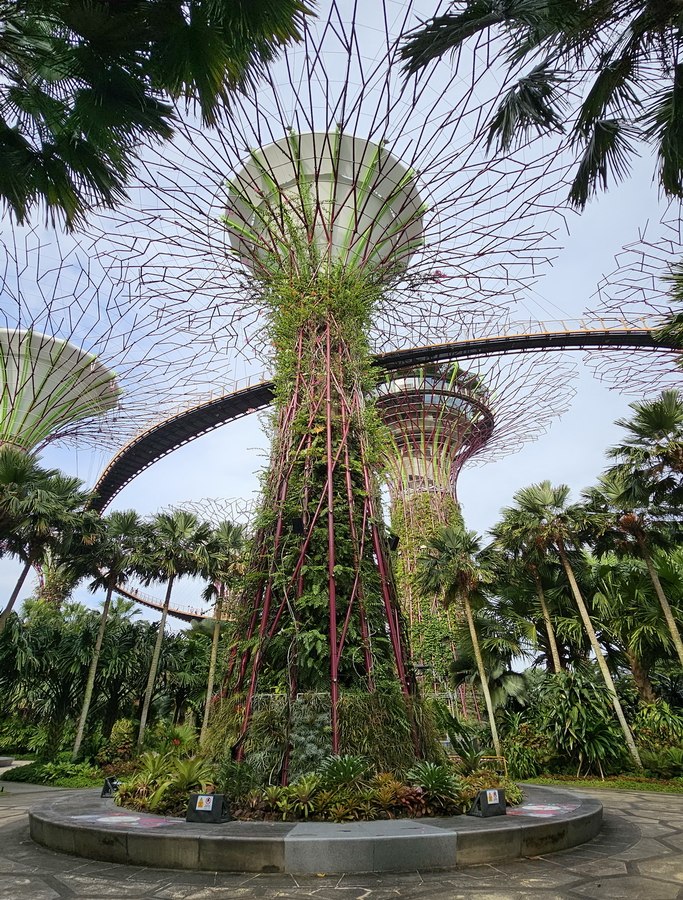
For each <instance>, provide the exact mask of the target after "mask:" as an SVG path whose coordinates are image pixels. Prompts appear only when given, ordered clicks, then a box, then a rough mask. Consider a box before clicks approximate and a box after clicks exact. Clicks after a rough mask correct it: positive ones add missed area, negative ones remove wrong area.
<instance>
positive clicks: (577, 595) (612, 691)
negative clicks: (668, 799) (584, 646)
mask: <svg viewBox="0 0 683 900" xmlns="http://www.w3.org/2000/svg"><path fill="white" fill-rule="evenodd" d="M557 551H558V553H559V555H560V560H561V561H562V566H563V568H564V571H565V574H566V576H567V579H568V581H569V586H570V587H571V590H572V594H573V596H574V601H575V602H576V605H577V607H578V609H579V614H580V615H581V619H582V620H583V627H584V628H585V629H586V634H587V635H588V639H589V641H590V644H591V647H592V648H593V653H594V654H595V658H596V661H597V663H598V667H599V668H600V672H601V674H602V677H603V679H604V681H605V685H606V686H607V690H608V692H609V695H610V697H611V698H612V706H613V707H614V712H615V713H616V715H617V719H618V720H619V724H620V725H621V730H622V731H623V733H624V738H625V739H626V745H627V747H628V749H629V752H630V754H631V756H632V758H633V761H634V763H635V764H636V766H637V767H638V768H639V769H642V768H643V764H642V762H641V761H640V756H639V754H638V748H637V747H636V742H635V741H634V740H633V735H632V734H631V729H630V728H629V727H628V722H627V721H626V716H625V715H624V710H623V709H622V708H621V703H620V702H619V697H618V696H617V689H616V688H615V686H614V681H613V680H612V676H611V675H610V671H609V669H608V668H607V662H606V661H605V657H604V656H603V654H602V650H601V649H600V644H599V643H598V638H597V635H596V634H595V629H594V628H593V623H592V622H591V618H590V616H589V615H588V609H587V608H586V604H585V603H584V600H583V596H582V595H581V591H580V590H579V585H578V584H577V582H576V578H575V577H574V570H573V569H572V567H571V564H570V562H569V559H568V558H567V553H566V551H565V549H564V544H563V543H562V542H561V541H558V542H557Z"/></svg>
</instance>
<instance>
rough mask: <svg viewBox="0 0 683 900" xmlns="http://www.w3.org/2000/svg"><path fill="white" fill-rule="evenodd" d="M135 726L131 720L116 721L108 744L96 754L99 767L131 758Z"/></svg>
mask: <svg viewBox="0 0 683 900" xmlns="http://www.w3.org/2000/svg"><path fill="white" fill-rule="evenodd" d="M136 732H137V725H136V723H135V722H134V721H133V720H132V719H117V720H116V722H114V725H113V727H112V730H111V734H110V736H109V740H108V742H107V743H106V744H105V746H104V747H103V748H102V749H101V750H100V751H99V753H98V754H97V762H98V763H100V765H103V766H104V765H109V764H111V763H115V762H117V761H118V760H121V761H122V762H125V761H127V760H129V759H131V758H132V756H133V751H134V749H135V735H136Z"/></svg>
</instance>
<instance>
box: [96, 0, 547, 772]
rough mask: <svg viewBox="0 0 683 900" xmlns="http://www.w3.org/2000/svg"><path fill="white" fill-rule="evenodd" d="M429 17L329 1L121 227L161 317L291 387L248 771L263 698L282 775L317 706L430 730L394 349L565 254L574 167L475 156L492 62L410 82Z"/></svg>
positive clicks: (278, 448)
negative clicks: (306, 701)
mask: <svg viewBox="0 0 683 900" xmlns="http://www.w3.org/2000/svg"><path fill="white" fill-rule="evenodd" d="M416 6H418V7H419V4H416ZM416 12H417V13H418V14H419V9H415V8H414V5H413V4H411V3H408V4H405V7H404V8H401V10H400V12H399V14H398V16H397V15H396V11H395V10H394V8H393V5H392V4H391V3H388V2H387V3H385V4H375V5H373V7H372V9H368V10H367V11H364V12H363V13H361V12H360V11H359V9H358V7H357V6H356V5H354V6H353V7H351V8H349V6H347V5H346V4H338V3H336V2H334V0H332V2H329V3H328V4H327V5H326V8H325V9H323V10H321V13H320V15H319V17H318V19H317V20H311V21H310V22H308V23H307V27H306V30H305V33H304V40H303V42H302V44H301V46H300V47H298V48H296V49H294V50H293V51H292V52H291V53H289V54H288V55H287V57H286V60H285V61H284V62H283V64H281V65H279V66H275V67H274V68H273V69H272V70H271V73H270V75H269V77H268V79H267V82H266V84H265V85H262V86H261V88H260V90H259V91H258V94H256V93H251V92H247V93H245V94H244V95H243V96H242V97H241V98H239V99H238V100H236V102H235V105H234V107H233V109H232V111H231V120H230V126H229V127H226V128H224V129H222V130H221V131H219V132H216V133H212V134H206V133H205V132H203V131H201V130H200V129H197V128H195V127H194V126H193V125H192V124H191V123H188V124H187V125H186V127H185V128H184V129H183V130H182V135H181V138H180V139H179V140H178V141H177V142H176V145H175V151H173V150H171V151H165V155H164V158H163V159H161V158H152V157H150V158H149V163H148V166H147V170H146V172H145V187H144V188H143V189H141V191H140V196H139V204H138V206H137V207H136V210H135V211H130V210H129V211H127V212H125V213H123V214H121V215H120V216H119V217H118V218H117V219H116V223H115V224H116V228H115V229H114V228H113V227H112V222H111V219H108V220H107V221H106V222H105V224H104V226H103V230H106V232H107V241H108V244H109V248H110V251H109V252H110V254H111V257H112V258H113V259H115V260H117V261H119V262H121V261H123V262H124V263H125V265H126V266H138V267H139V270H140V273H141V276H140V277H141V283H142V284H143V287H144V291H145V296H146V297H147V298H148V300H149V302H154V300H155V298H163V302H164V304H165V306H166V308H168V309H171V310H174V311H176V312H177V316H178V321H179V322H181V321H182V317H185V318H186V321H187V327H188V329H189V330H193V329H196V328H197V326H198V323H206V325H207V326H208V327H207V328H206V331H207V333H210V337H209V338H207V340H208V341H209V343H210V344H211V345H212V346H213V347H214V348H215V349H216V350H219V351H220V349H221V348H223V347H225V346H226V345H227V346H233V347H239V348H240V350H241V352H242V353H243V354H245V355H251V356H252V358H254V359H257V358H259V356H260V357H261V358H262V357H263V355H264V354H266V355H267V357H268V361H269V365H270V366H271V367H272V370H273V376H274V382H275V404H274V412H273V416H272V420H271V427H272V452H271V459H270V465H269V469H268V471H267V473H266V475H265V477H264V482H263V503H262V508H261V512H260V514H259V517H258V521H257V524H256V530H255V536H254V546H253V551H252V559H251V568H250V575H249V577H248V585H247V591H246V593H245V608H244V617H245V622H244V640H243V642H242V646H241V648H240V649H239V651H237V650H236V652H235V654H234V656H233V659H232V661H231V671H232V675H233V678H234V681H233V691H234V695H235V696H234V704H233V707H234V713H235V722H236V723H237V726H236V731H235V732H234V733H233V737H232V738H231V740H232V744H233V751H234V754H235V756H236V757H237V758H238V759H241V758H243V756H244V754H245V753H246V752H247V750H248V749H249V747H250V746H253V741H252V743H251V744H250V743H249V742H250V727H251V724H252V715H253V711H254V705H255V702H256V698H257V694H258V693H259V692H261V693H264V692H268V691H278V692H283V695H284V696H285V697H286V698H287V715H286V721H285V724H284V729H283V730H284V733H285V745H284V747H283V763H282V767H281V776H282V778H283V779H286V777H287V770H288V760H289V755H290V748H291V740H290V738H291V728H292V721H293V718H292V717H293V712H292V710H293V707H294V704H295V701H296V697H297V695H298V694H300V693H322V694H325V695H326V696H327V697H328V704H329V744H328V749H331V750H332V751H333V752H338V751H340V750H341V749H343V748H344V747H347V746H349V744H348V743H347V742H346V739H345V731H344V722H343V721H342V719H343V707H344V696H343V695H347V696H351V695H354V694H366V693H367V692H368V691H369V692H370V693H371V694H373V693H375V692H379V691H383V692H385V694H388V693H392V692H394V693H398V694H399V695H400V697H402V700H401V704H403V705H402V707H401V708H402V709H403V712H402V713H401V715H402V716H403V719H404V720H405V722H407V723H408V726H410V723H411V721H412V716H413V715H414V714H415V704H414V703H413V699H412V698H413V695H414V689H415V685H414V677H413V674H412V672H411V670H410V667H409V663H408V657H407V653H406V645H405V633H404V627H403V623H402V617H401V613H400V609H399V606H398V603H397V597H396V586H395V579H394V575H393V571H392V564H391V558H390V553H389V551H388V547H387V534H386V529H385V527H384V525H383V522H382V511H381V504H380V499H379V486H378V479H377V473H378V471H379V470H380V469H381V467H382V465H383V460H384V451H383V445H382V434H383V429H382V426H381V423H380V421H379V419H378V416H377V411H376V409H375V404H374V402H373V399H372V397H373V392H374V388H375V385H376V377H375V374H374V370H373V369H372V367H371V355H372V352H373V350H377V349H388V348H389V347H390V346H410V345H411V344H414V343H424V342H427V341H429V339H430V338H431V337H432V336H433V334H434V333H435V330H436V329H437V328H439V329H442V328H443V327H444V323H445V322H447V323H448V325H449V327H450V328H451V329H456V328H457V327H458V325H461V326H464V325H468V326H470V327H472V325H473V323H474V322H476V321H477V320H479V319H480V320H481V321H483V322H486V321H488V319H489V318H490V316H491V315H492V314H493V313H494V312H495V307H496V304H497V303H499V302H500V301H501V298H505V300H506V301H508V302H512V300H513V299H514V297H515V296H516V294H517V292H518V291H519V290H520V289H521V288H522V287H523V285H524V284H525V283H526V280H527V279H529V278H532V277H534V275H535V272H536V266H541V265H542V264H543V263H544V262H545V261H547V257H548V253H549V252H550V248H551V247H552V239H551V236H550V235H549V233H548V219H549V217H550V216H551V215H552V208H553V204H552V201H551V200H550V199H549V196H550V194H551V193H552V190H551V187H557V188H558V189H560V185H559V182H560V181H561V176H562V173H561V170H560V169H559V167H558V168H553V164H550V163H548V161H547V160H545V159H541V160H537V159H535V158H534V157H533V156H532V155H531V154H530V153H529V152H528V150H527V148H526V147H522V148H520V149H519V151H517V152H516V153H515V154H510V155H509V156H508V157H506V158H505V159H502V160H498V161H495V162H492V161H487V160H486V159H485V155H484V153H483V151H482V150H481V148H477V147H474V146H472V145H471V144H470V141H469V137H470V134H471V131H472V130H473V128H474V125H475V122H476V120H477V118H478V117H479V116H480V115H481V109H480V107H479V105H478V103H477V101H476V84H477V83H478V81H479V80H480V79H482V78H485V77H486V67H485V66H483V65H481V66H479V68H478V70H477V72H476V73H475V78H474V85H467V86H463V85H459V83H458V79H449V77H448V76H447V75H446V76H444V74H443V73H441V72H440V73H433V74H432V75H431V76H430V77H429V78H424V79H422V80H421V81H420V82H418V83H417V84H414V83H407V82H405V81H403V80H402V78H401V75H400V71H399V66H398V64H397V63H398V56H397V53H398V50H397V43H396V39H397V37H398V36H399V35H400V33H402V32H403V31H404V30H405V29H406V28H407V27H408V26H409V24H410V23H411V21H412V20H413V17H414V15H415V14H416ZM451 80H452V81H453V82H454V83H453V84H450V81H451ZM458 86H460V88H461V90H460V91H459V93H456V94H454V101H453V103H451V104H449V105H444V104H443V103H441V102H440V98H441V96H442V95H443V93H444V92H445V91H446V90H447V89H448V88H450V87H454V88H455V87H458ZM114 231H115V238H112V237H111V234H112V233H113V232H114ZM174 304H175V306H174ZM201 327H203V326H201ZM385 705H386V704H385ZM396 708H397V709H398V706H397V707H396ZM410 730H411V729H410V727H409V729H408V731H409V732H410ZM412 734H413V738H415V740H416V741H417V739H418V729H415V728H412ZM376 738H377V739H378V742H382V728H379V733H378V734H377V735H376ZM384 743H385V744H386V743H387V741H386V740H385V741H384ZM424 751H425V748H424V747H420V746H417V745H415V746H414V747H413V749H412V751H411V752H413V753H422V752H424Z"/></svg>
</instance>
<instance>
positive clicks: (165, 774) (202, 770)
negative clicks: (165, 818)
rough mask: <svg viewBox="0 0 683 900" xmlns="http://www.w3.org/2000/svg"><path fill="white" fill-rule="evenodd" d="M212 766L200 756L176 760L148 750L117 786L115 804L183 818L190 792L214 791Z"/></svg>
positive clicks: (174, 757) (171, 756) (172, 756)
mask: <svg viewBox="0 0 683 900" xmlns="http://www.w3.org/2000/svg"><path fill="white" fill-rule="evenodd" d="M215 780H216V770H215V767H214V766H213V765H212V764H211V763H210V762H209V761H208V760H206V759H203V758H201V757H190V758H187V759H178V757H177V756H175V755H174V754H173V753H158V752H155V751H147V752H146V753H143V754H142V755H141V756H140V760H139V766H138V769H137V771H136V772H134V773H133V774H132V775H131V776H130V777H129V778H127V779H125V780H124V781H122V782H121V784H120V785H119V789H118V791H117V793H116V797H115V802H116V803H117V804H118V805H119V806H126V807H130V808H132V809H137V810H148V811H150V812H156V813H160V814H162V815H182V814H183V813H184V812H185V809H186V807H187V802H188V799H189V794H190V793H191V792H193V791H200V792H202V793H207V792H209V791H211V790H213V788H214V786H215Z"/></svg>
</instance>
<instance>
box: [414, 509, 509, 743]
mask: <svg viewBox="0 0 683 900" xmlns="http://www.w3.org/2000/svg"><path fill="white" fill-rule="evenodd" d="M480 554H481V543H480V541H479V538H478V537H477V535H476V534H475V533H474V532H473V531H466V530H465V529H464V528H458V527H454V526H446V527H445V528H441V529H440V530H439V531H438V532H437V534H436V535H435V536H434V537H433V538H431V539H430V540H429V542H428V544H427V554H426V555H425V556H424V557H423V558H422V559H421V560H420V569H419V572H418V578H417V584H418V587H419V588H420V589H421V590H423V591H425V593H430V592H431V594H432V595H433V594H435V593H437V592H438V593H441V594H442V596H443V601H444V603H445V604H446V605H447V606H452V605H453V604H457V605H458V606H462V609H463V610H464V613H465V618H466V620H467V626H468V628H469V633H470V639H471V641H472V651H473V653H474V658H475V661H476V664H477V671H478V673H479V680H480V682H481V690H482V694H483V695H484V702H485V704H486V711H487V714H488V720H489V725H490V728H491V737H492V739H493V746H494V748H495V751H496V756H502V753H501V745H500V740H499V739H498V729H497V728H496V720H495V716H494V708H493V703H492V701H491V693H490V691H489V685H488V678H487V675H486V668H485V666H484V661H483V658H482V654H481V647H480V645H479V638H478V635H477V629H476V626H475V623H474V615H473V611H472V604H473V603H476V604H479V603H481V602H482V600H483V599H484V598H483V587H484V585H486V584H489V583H490V582H491V581H492V580H493V575H492V573H491V572H490V571H489V570H488V569H487V568H486V567H485V566H483V565H481V562H480V559H479V555H480Z"/></svg>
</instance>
